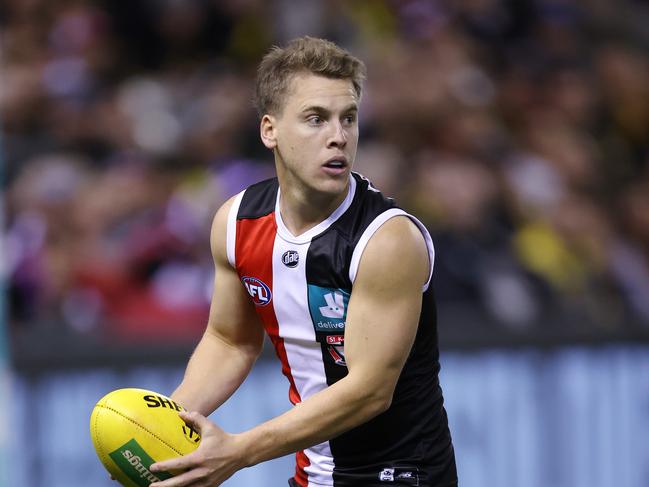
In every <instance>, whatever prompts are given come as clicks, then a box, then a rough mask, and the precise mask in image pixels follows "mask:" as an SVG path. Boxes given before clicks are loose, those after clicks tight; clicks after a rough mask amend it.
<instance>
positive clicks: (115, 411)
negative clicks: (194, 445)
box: [100, 406, 183, 456]
mask: <svg viewBox="0 0 649 487" xmlns="http://www.w3.org/2000/svg"><path fill="white" fill-rule="evenodd" d="M100 407H102V408H104V409H108V410H109V411H112V412H114V413H115V414H117V415H119V416H121V417H122V418H124V419H127V420H128V421H130V422H131V423H133V424H134V425H135V426H137V427H138V428H142V429H143V430H144V431H146V432H147V433H149V434H150V435H151V436H153V437H154V438H155V439H157V440H158V441H159V442H160V443H162V444H163V445H165V446H167V447H168V448H169V449H171V450H173V451H174V453H177V454H178V455H180V456H183V453H182V452H180V451H178V450H176V449H175V448H174V447H173V446H171V445H170V444H169V443H167V442H166V441H165V440H163V439H162V438H160V437H159V436H158V435H156V434H155V433H154V432H153V431H151V430H149V429H148V428H145V427H144V426H142V425H141V424H140V423H138V422H137V421H135V420H133V419H132V418H129V417H128V416H126V415H125V414H124V413H122V412H121V411H118V410H117V409H115V408H111V407H110V406H100Z"/></svg>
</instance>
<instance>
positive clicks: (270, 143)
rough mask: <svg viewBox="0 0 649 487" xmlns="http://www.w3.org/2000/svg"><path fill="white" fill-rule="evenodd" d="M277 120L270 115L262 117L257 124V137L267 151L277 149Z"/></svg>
mask: <svg viewBox="0 0 649 487" xmlns="http://www.w3.org/2000/svg"><path fill="white" fill-rule="evenodd" d="M276 123H277V120H276V119H275V117H273V116H272V115H268V114H266V115H264V116H263V117H262V118H261V122H259V135H260V136H261V141H262V142H263V143H264V145H265V146H266V148H267V149H271V150H272V149H274V148H275V147H277V133H276V132H277V129H276Z"/></svg>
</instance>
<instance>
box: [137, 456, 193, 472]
mask: <svg viewBox="0 0 649 487" xmlns="http://www.w3.org/2000/svg"><path fill="white" fill-rule="evenodd" d="M198 465H199V461H198V458H197V455H196V453H190V454H189V455H185V456H182V457H176V458H170V459H169V460H164V461H162V462H156V463H154V464H152V465H151V467H149V470H150V471H151V472H153V473H155V472H169V471H171V470H187V469H189V468H193V467H196V466H198Z"/></svg>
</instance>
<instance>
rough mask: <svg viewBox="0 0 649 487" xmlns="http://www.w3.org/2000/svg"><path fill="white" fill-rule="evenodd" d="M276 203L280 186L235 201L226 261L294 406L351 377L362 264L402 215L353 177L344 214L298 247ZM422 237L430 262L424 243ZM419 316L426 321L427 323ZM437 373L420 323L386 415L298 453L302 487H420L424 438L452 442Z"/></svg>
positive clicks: (258, 188) (262, 186) (267, 184)
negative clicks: (349, 351)
mask: <svg viewBox="0 0 649 487" xmlns="http://www.w3.org/2000/svg"><path fill="white" fill-rule="evenodd" d="M279 198H280V194H279V189H278V184H277V180H268V181H264V182H261V183H258V184H256V185H253V186H251V187H250V188H248V189H247V190H246V191H245V192H244V193H242V194H240V195H239V196H238V197H237V199H236V200H235V203H234V204H233V206H232V210H231V212H230V216H229V220H228V238H227V240H228V259H229V260H230V263H231V264H232V265H233V266H234V267H235V268H236V270H237V273H238V274H239V277H240V279H241V281H242V283H243V285H244V286H245V287H246V290H247V292H248V294H249V295H250V299H251V300H252V301H253V302H254V304H255V307H256V311H257V313H258V315H259V316H260V318H261V319H262V321H263V323H264V327H265V329H266V332H267V334H268V336H269V337H270V339H271V341H272V343H273V345H274V347H275V351H276V353H277V356H278V357H279V359H280V361H281V363H282V371H283V373H284V375H286V377H287V378H288V380H289V383H290V387H289V397H290V400H291V402H293V403H294V404H295V403H297V402H300V401H302V400H305V399H306V398H307V397H309V396H311V395H312V394H314V393H316V392H318V391H320V390H322V389H324V388H325V387H327V386H329V385H331V384H333V383H335V382H336V381H338V380H340V379H342V378H343V377H344V376H345V375H347V366H346V362H345V349H344V345H345V343H344V339H345V336H344V335H345V326H346V316H347V307H348V303H349V299H350V296H351V293H352V292H353V282H354V279H355V276H356V272H357V270H358V266H359V263H360V257H361V255H362V252H363V250H364V248H365V245H366V244H367V242H368V241H369V239H370V238H371V236H372V235H373V234H374V232H375V231H376V230H377V229H378V228H379V227H380V226H381V225H382V224H383V223H384V222H385V221H387V220H388V219H390V218H392V217H394V216H398V215H406V213H405V212H404V211H403V210H401V209H399V208H397V207H396V206H395V205H394V203H393V202H392V200H390V199H388V198H385V197H383V196H382V195H381V194H380V193H379V192H378V191H376V190H375V189H374V188H373V187H372V186H371V184H369V182H368V181H367V180H365V179H364V178H362V176H359V175H357V174H353V175H352V177H351V179H350V189H349V193H348V195H347V197H346V199H345V201H344V202H343V203H342V204H341V205H340V207H339V208H338V209H337V210H335V211H334V213H333V214H332V215H331V216H330V217H329V218H328V219H327V220H325V221H324V222H322V223H321V224H319V225H317V226H316V227H315V228H313V229H311V230H309V231H307V232H306V233H304V234H303V235H300V236H299V237H295V236H293V235H292V234H291V233H290V232H289V231H288V229H287V228H286V227H285V226H284V224H283V222H282V219H281V214H280V213H279V210H278V208H279ZM408 216H409V215H408ZM413 220H414V221H415V222H416V223H417V224H418V225H420V224H419V222H417V221H416V220H415V219H413ZM421 228H422V233H423V234H424V235H425V237H426V239H427V243H428V245H429V251H430V257H431V262H432V259H433V253H432V243H431V242H430V236H429V235H428V232H427V231H426V230H425V229H423V227H421ZM431 299H432V295H431ZM424 301H426V300H424ZM423 311H425V310H424V309H422V317H423V320H424V321H426V320H429V319H431V318H430V316H424V315H425V314H426V313H423ZM432 314H434V305H433V306H432V311H431V310H429V311H428V315H432ZM437 371H438V363H437V344H436V335H435V332H434V317H433V318H432V322H431V326H421V322H420V329H419V332H418V335H417V338H416V340H415V345H414V346H413V351H412V352H411V357H409V360H408V362H407V363H406V366H405V368H404V372H403V373H402V377H401V378H400V380H399V383H398V384H397V390H396V391H395V400H393V406H392V407H391V408H390V410H388V411H387V412H386V413H384V414H382V415H380V416H379V417H377V418H375V419H373V420H371V421H370V422H369V423H367V424H365V425H361V426H360V427H358V428H355V429H353V430H351V431H349V432H347V433H345V434H343V435H341V436H340V437H339V438H338V439H335V440H332V441H328V442H324V443H322V444H320V445H316V446H314V447H311V448H308V449H306V450H304V451H303V452H298V454H297V469H296V477H295V478H296V480H298V481H299V485H304V486H306V485H309V486H318V485H336V486H338V485H340V486H343V485H366V486H369V485H372V483H370V482H369V479H372V480H373V481H377V482H379V483H381V482H382V481H381V480H380V477H381V475H383V476H384V477H385V478H386V479H387V478H388V477H389V476H390V475H389V472H393V474H394V472H397V473H396V474H394V475H396V476H397V477H398V476H399V475H401V476H402V477H401V481H398V482H395V483H394V485H419V484H415V483H412V482H414V481H415V480H416V479H418V478H420V476H421V478H422V479H423V478H424V477H425V472H424V471H422V470H421V469H419V470H418V468H419V467H417V461H421V463H422V464H423V463H425V462H428V463H430V462H429V461H428V459H429V456H430V455H428V452H427V451H423V450H426V449H429V448H428V446H427V444H426V441H427V440H426V437H429V436H431V435H433V434H436V432H435V431H436V430H437V429H441V430H445V433H444V431H442V434H446V435H447V434H448V431H447V425H446V417H445V413H443V408H442V401H441V390H439V385H438V382H437ZM420 377H425V379H424V380H423V381H422V380H420ZM331 407H336V405H335V404H332V405H331ZM323 414H326V411H323ZM448 445H450V437H449V438H448ZM443 446H444V448H446V447H447V445H443ZM422 449H423V450H422ZM420 450H422V453H421V455H420V454H419V453H417V455H419V456H418V457H417V458H414V457H413V453H414V452H419V451H420ZM451 452H452V449H451ZM433 453H434V452H433ZM435 455H436V454H435ZM444 456H445V457H447V456H448V455H447V454H444ZM392 459H396V460H398V461H396V460H395V462H396V463H395V462H393V461H392ZM400 459H405V460H404V461H401V460H400ZM384 460H385V462H384V463H378V462H383V461H384ZM409 460H413V461H415V460H416V461H415V462H414V463H413V462H412V461H409ZM444 461H445V462H446V461H447V460H446V458H445V459H444ZM368 465H369V466H370V467H367V466H368ZM409 475H412V477H410V478H408V476H409ZM350 478H357V479H361V480H359V482H360V484H351V483H346V482H347V479H350ZM386 481H387V480H386ZM422 485H423V484H422Z"/></svg>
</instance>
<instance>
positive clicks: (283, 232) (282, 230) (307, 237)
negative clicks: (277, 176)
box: [275, 174, 356, 244]
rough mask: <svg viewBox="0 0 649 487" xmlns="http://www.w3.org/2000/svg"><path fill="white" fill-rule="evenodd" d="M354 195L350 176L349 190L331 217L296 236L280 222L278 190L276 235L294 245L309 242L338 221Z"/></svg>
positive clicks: (354, 180)
mask: <svg viewBox="0 0 649 487" xmlns="http://www.w3.org/2000/svg"><path fill="white" fill-rule="evenodd" d="M355 193H356V178H354V176H352V175H351V174H350V175H349V189H348V190H347V196H346V197H345V199H344V200H343V202H342V203H341V204H340V206H338V208H336V209H335V210H334V211H333V213H332V214H331V215H329V216H328V217H327V218H326V219H325V220H323V221H321V222H320V223H318V224H317V225H316V226H315V227H313V228H311V229H309V230H307V231H306V232H304V233H302V234H300V235H297V236H296V235H293V234H292V233H291V231H290V230H289V229H288V228H287V227H286V225H285V224H284V220H282V214H281V212H280V211H279V199H280V196H281V189H280V188H278V189H277V199H276V201H275V221H276V222H277V233H278V234H279V236H280V237H282V238H283V239H284V240H286V241H287V242H292V243H296V244H301V243H307V242H310V241H311V239H312V238H313V237H315V236H316V235H319V234H321V233H322V232H324V231H325V230H326V229H327V228H329V227H330V226H331V224H332V223H334V222H335V221H336V220H338V218H340V217H341V216H342V214H343V213H345V212H346V211H347V209H348V208H349V207H350V206H351V204H352V201H353V199H354V194H355Z"/></svg>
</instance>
